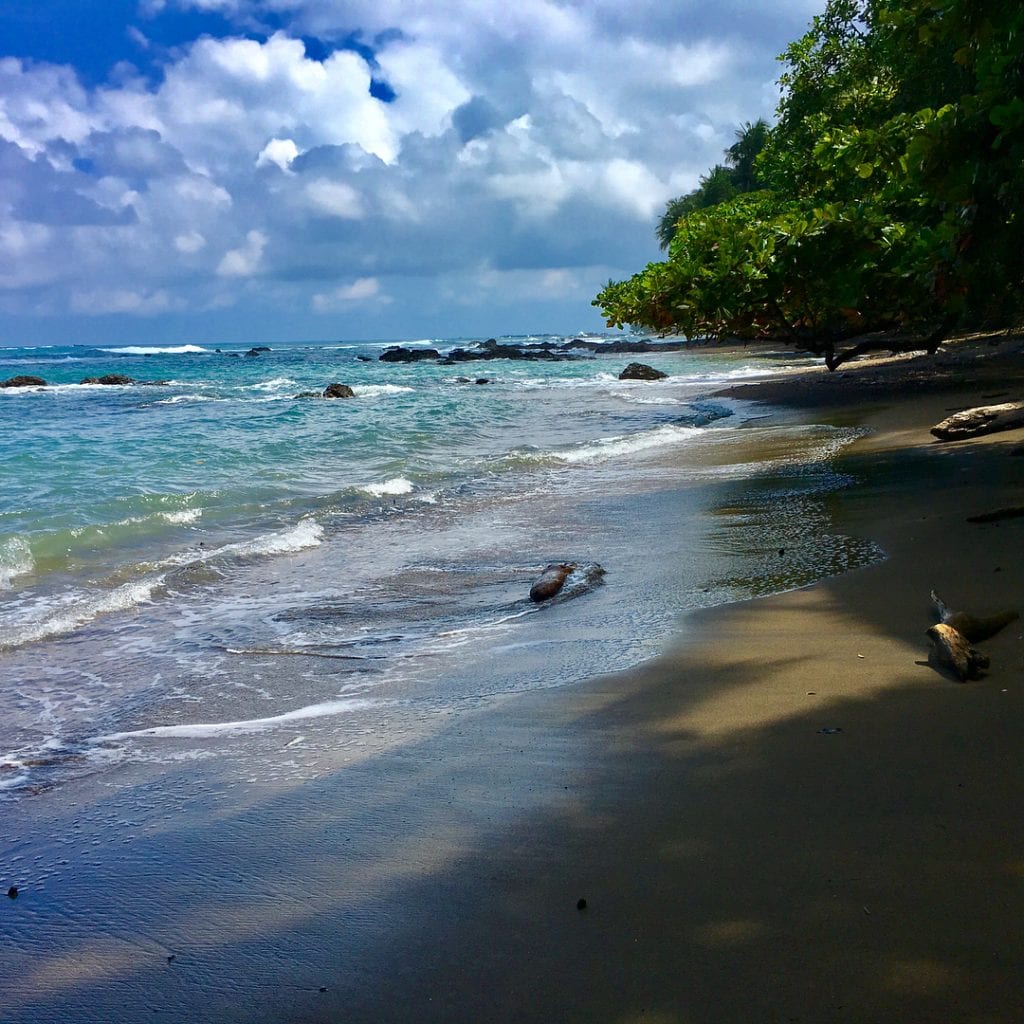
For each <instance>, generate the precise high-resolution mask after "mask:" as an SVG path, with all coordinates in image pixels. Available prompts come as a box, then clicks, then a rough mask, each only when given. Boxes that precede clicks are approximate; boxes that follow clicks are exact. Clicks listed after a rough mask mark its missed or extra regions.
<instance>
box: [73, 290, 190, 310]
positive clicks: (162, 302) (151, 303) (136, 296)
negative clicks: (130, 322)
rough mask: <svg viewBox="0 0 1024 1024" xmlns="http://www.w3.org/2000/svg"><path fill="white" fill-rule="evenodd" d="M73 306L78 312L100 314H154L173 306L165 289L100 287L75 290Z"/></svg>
mask: <svg viewBox="0 0 1024 1024" xmlns="http://www.w3.org/2000/svg"><path fill="white" fill-rule="evenodd" d="M71 308H72V309H73V310H74V311H75V312H76V313H84V314H85V315H87V316H99V315H101V314H105V313H131V314H136V315H138V314H143V315H148V316H152V315H154V314H157V313H165V312H167V311H168V310H169V309H170V308H171V299H170V296H169V295H168V294H167V292H166V291H165V290H164V289H162V288H161V289H159V290H157V291H155V292H149V293H146V292H140V291H134V290H133V289H131V288H100V289H96V290H93V291H79V290H77V289H76V290H74V291H72V293H71Z"/></svg>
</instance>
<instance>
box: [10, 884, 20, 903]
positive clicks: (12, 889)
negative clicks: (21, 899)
mask: <svg viewBox="0 0 1024 1024" xmlns="http://www.w3.org/2000/svg"><path fill="white" fill-rule="evenodd" d="M7 895H8V896H9V897H10V898H11V899H12V900H16V899H17V898H18V887H17V886H16V885H12V886H11V887H10V889H8V890H7Z"/></svg>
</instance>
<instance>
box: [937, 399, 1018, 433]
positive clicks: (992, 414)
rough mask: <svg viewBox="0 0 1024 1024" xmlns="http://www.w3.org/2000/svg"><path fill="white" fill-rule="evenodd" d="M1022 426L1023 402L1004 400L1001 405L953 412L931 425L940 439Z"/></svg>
mask: <svg viewBox="0 0 1024 1024" xmlns="http://www.w3.org/2000/svg"><path fill="white" fill-rule="evenodd" d="M1015 427H1024V402H1004V403H1003V404H1002V405H979V406H977V408H974V409H964V410H963V412H957V413H954V414H953V415H952V416H950V417H948V418H947V419H944V420H943V421H942V422H941V423H938V424H936V425H935V426H934V427H932V433H933V434H934V435H935V436H936V437H937V438H938V439H939V440H940V441H963V440H965V439H966V438H969V437H980V436H981V435H982V434H995V433H996V432H997V431H1000V430H1013V429H1014V428H1015Z"/></svg>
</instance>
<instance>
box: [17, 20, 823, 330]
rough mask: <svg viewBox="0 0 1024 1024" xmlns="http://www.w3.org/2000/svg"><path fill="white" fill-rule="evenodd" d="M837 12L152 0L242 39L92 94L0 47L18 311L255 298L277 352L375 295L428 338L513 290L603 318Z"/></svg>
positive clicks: (180, 55) (193, 50) (198, 304)
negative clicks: (803, 37) (668, 222)
mask: <svg viewBox="0 0 1024 1024" xmlns="http://www.w3.org/2000/svg"><path fill="white" fill-rule="evenodd" d="M817 6H818V4H817V2H812V0H783V2H780V3H779V4H775V5H770V10H769V5H764V4H755V3H753V2H752V0H720V2H719V3H718V4H716V5H714V6H713V7H709V6H708V5H706V4H704V3H703V2H698V0H679V3H676V4H672V5H666V4H664V3H663V2H655V0H637V2H636V3H631V4H629V5H623V4H621V3H617V2H613V0H590V2H588V3H586V4H583V3H564V2H561V0H520V2H519V3H516V4H508V3H498V2H496V0H485V2H481V0H453V2H452V3H450V4H444V5H440V4H425V3H415V4H412V3H408V2H405V0H344V2H342V0H148V2H147V4H146V5H145V7H144V11H143V13H144V15H145V16H147V17H153V18H155V17H159V16H160V14H161V12H162V11H166V10H169V9H171V8H177V9H179V10H183V9H192V10H196V11H202V12H205V13H215V14H217V15H219V16H220V17H222V18H223V19H225V23H226V24H228V25H233V26H235V30H234V31H228V32H226V33H225V34H224V35H222V36H221V37H220V38H216V37H214V36H213V35H205V36H202V37H200V38H197V39H195V40H193V41H191V42H187V43H185V44H184V45H181V46H180V47H178V48H176V49H175V50H173V51H168V52H166V53H164V54H163V55H162V57H161V60H162V62H163V63H162V64H161V67H160V74H158V75H143V74H141V73H138V74H136V73H133V72H132V71H131V69H127V68H124V67H122V68H121V69H120V70H119V72H118V74H117V75H116V77H113V78H111V79H110V80H108V81H107V82H105V83H103V84H101V85H99V86H95V87H93V86H87V85H85V84H83V82H82V81H81V80H80V79H79V77H78V75H77V74H76V73H75V70H74V68H71V67H56V66H52V65H48V64H45V63H34V62H29V61H25V60H22V59H16V58H14V57H4V56H3V43H2V41H0V290H2V294H3V298H2V307H3V309H5V310H7V311H8V312H21V313H23V314H25V315H32V314H34V313H35V312H36V311H38V310H39V309H47V310H49V311H53V312H56V313H59V312H61V311H63V312H66V313H68V314H69V315H72V314H73V315H75V316H78V317H88V316H91V315H96V314H100V313H103V314H120V315H123V316H125V317H131V316H133V315H154V314H159V313H161V312H165V313H173V312H179V311H182V310H186V311H187V310H195V311H204V310H205V311H209V310H211V309H213V310H215V309H218V308H225V309H231V308H235V309H241V308H247V307H249V306H253V305H254V304H255V305H256V306H258V307H259V309H260V323H261V324H264V325H266V327H267V329H268V331H270V332H271V333H272V334H273V335H274V336H282V335H283V336H289V335H295V334H300V333H302V332H304V331H305V330H306V321H304V320H303V319H302V317H303V315H307V316H310V317H313V318H315V317H317V316H319V315H320V314H323V313H326V312H330V311H341V312H344V311H345V310H347V309H350V308H355V307H358V308H359V309H360V311H361V312H362V313H364V314H366V316H367V317H372V316H377V315H379V316H381V317H385V316H386V317H387V319H380V320H379V321H373V320H372V319H368V320H366V321H365V323H363V324H362V326H361V328H360V330H361V333H362V335H363V336H366V334H368V333H375V330H374V328H373V326H372V325H373V323H375V322H376V323H379V324H380V325H381V327H380V330H382V331H383V330H384V325H387V326H388V329H391V330H393V329H395V325H398V324H399V323H404V324H405V325H406V326H405V331H404V333H406V334H408V335H412V336H418V335H420V334H422V333H423V331H422V329H421V327H420V326H419V325H418V322H417V317H418V316H420V315H425V314H424V310H425V309H427V308H428V307H430V303H431V302H432V301H433V299H432V297H433V296H437V297H438V298H437V310H438V316H439V317H441V316H443V315H444V310H445V308H447V309H449V310H454V309H456V308H457V309H458V310H461V312H460V313H459V314H458V316H464V315H467V314H466V310H467V309H468V308H469V307H471V306H473V304H474V303H475V304H476V307H477V308H478V309H479V310H480V315H481V317H483V316H485V315H486V312H487V310H488V309H494V308H496V307H495V294H496V293H497V292H498V291H501V290H504V293H505V294H506V295H509V296H521V297H522V298H523V300H524V301H525V300H526V299H527V298H531V297H532V298H537V299H538V301H541V300H542V301H544V302H548V301H549V300H550V303H551V305H547V306H544V308H545V309H547V310H557V309H561V310H563V311H564V317H565V321H566V322H569V323H571V324H573V325H575V324H577V323H579V322H580V321H581V320H582V319H583V318H585V317H589V318H590V321H589V322H590V324H591V326H596V325H597V321H596V314H595V313H594V312H593V311H591V309H590V305H589V303H590V298H591V296H592V294H593V291H594V290H595V288H596V287H600V285H601V284H602V283H603V281H604V280H607V277H608V276H609V274H623V273H628V272H631V271H632V270H633V269H635V268H636V266H637V265H640V264H642V263H643V262H645V261H646V260H647V259H652V258H656V256H657V253H658V250H657V245H656V241H655V237H654V224H655V222H656V220H657V217H658V216H659V215H660V212H661V210H662V209H663V208H664V203H665V201H666V200H667V199H669V198H671V197H672V196H675V195H678V194H680V193H681V192H684V191H686V190H688V189H689V188H692V187H693V186H694V185H695V184H696V181H697V178H698V176H699V175H700V174H701V173H702V172H704V171H705V170H706V169H707V168H708V167H710V166H711V165H712V164H714V163H715V162H717V161H719V160H720V159H721V155H722V150H723V149H724V148H726V147H727V146H728V145H729V144H730V143H731V142H732V141H733V133H734V131H735V129H736V128H737V127H738V126H739V124H741V123H742V122H743V121H746V120H753V119H755V118H757V117H759V116H762V115H770V113H771V107H772V104H773V100H774V95H775V91H774V87H773V85H772V82H773V79H774V77H775V75H776V73H777V71H776V65H775V62H774V56H775V54H776V53H777V52H778V51H780V50H781V49H782V48H783V46H784V45H785V43H786V42H787V41H788V40H789V39H792V38H794V37H795V36H796V35H797V34H799V32H800V31H801V30H802V28H803V27H804V25H805V23H806V20H807V19H808V18H809V17H810V15H811V14H812V13H814V9H815V8H816V7H817ZM268 22H272V24H268ZM146 28H147V23H146V21H145V20H141V21H140V22H139V23H138V25H134V26H126V32H129V31H130V33H131V35H132V38H134V39H135V40H136V43H137V44H138V52H139V53H142V52H143V50H144V49H145V45H146V44H147V41H148V36H147V33H146ZM310 40H312V41H313V43H315V44H316V45H313V43H311V42H310ZM254 278H259V282H260V285H259V288H256V289H254V288H251V287H250V283H251V281H252V279H254ZM499 281H500V282H501V284H500V288H499V286H498V285H497V284H495V282H499ZM446 296H458V300H457V302H452V301H449V300H448V299H447V298H445V297H446ZM425 297H426V298H425ZM389 300H391V301H390V306H389ZM558 303H561V305H558ZM297 311H305V312H304V313H299V312H297ZM458 316H456V315H455V314H453V315H452V317H451V323H450V328H449V331H450V333H453V334H457V333H462V328H461V327H460V324H467V323H470V322H471V321H470V320H467V319H462V320H459V319H458ZM402 317H404V318H405V319H404V320H402V319H401V318H402ZM314 322H315V319H314V320H311V321H310V323H311V324H312V323H314ZM473 322H475V321H473ZM502 326H503V325H501V324H495V325H493V327H491V328H490V329H489V330H490V331H491V332H497V331H500V330H502ZM538 326H540V325H538ZM550 326H553V327H555V326H557V325H555V324H552V325H550Z"/></svg>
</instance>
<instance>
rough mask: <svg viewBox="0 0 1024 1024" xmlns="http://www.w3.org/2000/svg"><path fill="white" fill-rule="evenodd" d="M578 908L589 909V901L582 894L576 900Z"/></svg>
mask: <svg viewBox="0 0 1024 1024" xmlns="http://www.w3.org/2000/svg"><path fill="white" fill-rule="evenodd" d="M576 909H577V910H586V909H587V901H586V900H585V899H584V898H583V897H582V896H581V897H580V898H579V899H578V900H577V901H576Z"/></svg>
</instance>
